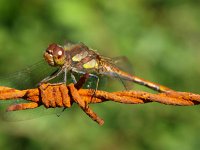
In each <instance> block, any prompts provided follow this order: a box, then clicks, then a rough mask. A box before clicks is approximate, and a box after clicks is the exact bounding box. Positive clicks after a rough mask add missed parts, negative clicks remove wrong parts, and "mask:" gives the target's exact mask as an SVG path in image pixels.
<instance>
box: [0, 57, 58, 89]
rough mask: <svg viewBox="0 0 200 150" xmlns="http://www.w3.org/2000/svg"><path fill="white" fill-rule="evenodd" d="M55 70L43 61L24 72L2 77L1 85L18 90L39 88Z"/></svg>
mask: <svg viewBox="0 0 200 150" xmlns="http://www.w3.org/2000/svg"><path fill="white" fill-rule="evenodd" d="M8 67H9V66H8ZM55 70H56V68H53V67H51V66H49V65H48V64H47V63H46V62H45V61H43V60H42V61H39V62H37V63H35V64H33V65H31V66H28V67H27V68H25V69H23V70H20V71H17V72H15V73H10V74H7V75H4V76H1V77H0V85H1V86H9V87H12V88H17V89H27V88H34V87H37V85H38V83H39V82H40V81H41V80H42V79H44V78H45V77H47V76H49V75H50V74H51V73H52V72H53V71H55Z"/></svg>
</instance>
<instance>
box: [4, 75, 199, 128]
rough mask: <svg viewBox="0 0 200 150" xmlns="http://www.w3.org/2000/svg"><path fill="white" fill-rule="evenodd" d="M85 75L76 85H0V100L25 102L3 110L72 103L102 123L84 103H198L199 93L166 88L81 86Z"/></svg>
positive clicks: (186, 104)
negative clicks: (161, 90)
mask: <svg viewBox="0 0 200 150" xmlns="http://www.w3.org/2000/svg"><path fill="white" fill-rule="evenodd" d="M84 82H85V78H82V79H80V80H79V81H78V83H77V84H69V85H65V84H56V85H55V84H54V85H52V84H48V83H47V84H42V85H40V86H39V87H38V88H35V89H27V90H17V89H13V88H9V87H2V86H1V87H0V100H11V99H12V100H15V99H19V98H22V99H25V100H27V101H29V102H28V103H21V104H15V105H11V106H9V107H8V108H7V111H16V110H24V109H33V108H37V107H39V106H41V105H44V106H45V107H46V108H55V107H64V108H70V107H71V106H72V104H73V103H77V104H78V105H79V107H80V108H81V109H82V110H83V111H84V112H85V113H86V114H87V115H88V116H89V117H90V118H91V119H92V120H94V121H96V122H97V123H98V124H100V125H102V124H103V123H104V121H103V120H102V119H101V118H100V117H98V115H97V114H96V113H94V112H93V110H92V109H91V108H90V107H89V105H88V104H92V103H102V102H105V101H113V102H118V103H123V104H144V103H149V102H158V103H161V104H166V105H176V106H193V105H198V104H199V103H200V95H199V94H194V93H189V92H177V91H169V92H166V93H158V94H152V93H147V92H142V91H119V92H112V93H109V92H106V91H99V90H96V91H95V90H92V89H81V87H82V85H83V84H84Z"/></svg>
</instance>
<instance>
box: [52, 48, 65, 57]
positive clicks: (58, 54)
mask: <svg viewBox="0 0 200 150" xmlns="http://www.w3.org/2000/svg"><path fill="white" fill-rule="evenodd" d="M63 55H64V49H63V48H62V47H60V46H56V47H55V48H54V50H53V56H55V57H57V58H58V59H60V58H61V57H62V56H63Z"/></svg>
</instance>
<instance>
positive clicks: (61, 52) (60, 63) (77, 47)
mask: <svg viewBox="0 0 200 150" xmlns="http://www.w3.org/2000/svg"><path fill="white" fill-rule="evenodd" d="M44 59H45V61H46V62H47V63H48V64H49V65H50V66H52V67H57V68H58V69H57V70H56V71H55V72H53V73H52V74H51V75H49V76H47V77H46V78H44V79H43V80H42V81H41V82H40V84H42V83H46V82H48V81H50V80H52V79H54V78H56V77H57V76H59V75H60V74H62V73H64V83H66V80H67V73H68V72H70V74H71V78H72V80H73V81H74V82H75V83H76V82H77V81H76V78H75V76H74V73H78V74H86V73H87V74H89V76H90V77H93V78H96V79H97V82H96V89H97V88H98V84H99V77H98V75H102V76H109V77H114V78H119V79H120V80H125V81H130V82H135V83H137V84H140V85H143V86H146V87H148V88H150V89H152V90H155V91H157V92H168V91H172V89H170V88H168V87H165V86H163V85H160V84H157V83H154V82H151V81H148V80H145V79H142V78H140V77H137V76H135V75H132V74H130V73H128V72H125V71H123V70H121V69H120V68H118V67H117V66H116V65H115V63H114V60H113V59H112V58H109V57H105V56H102V55H100V54H99V53H98V52H97V51H95V50H93V49H92V48H89V47H88V46H86V45H85V44H83V43H67V44H65V45H64V46H61V45H59V44H56V43H52V44H50V45H49V46H48V48H47V49H46V50H45V52H44Z"/></svg>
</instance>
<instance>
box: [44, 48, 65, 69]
mask: <svg viewBox="0 0 200 150" xmlns="http://www.w3.org/2000/svg"><path fill="white" fill-rule="evenodd" d="M44 58H45V60H46V61H47V62H48V64H49V65H51V66H62V65H63V64H64V62H65V51H64V49H63V48H62V47H61V46H59V45H57V44H51V45H49V47H48V48H47V49H46V51H45V53H44Z"/></svg>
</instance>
